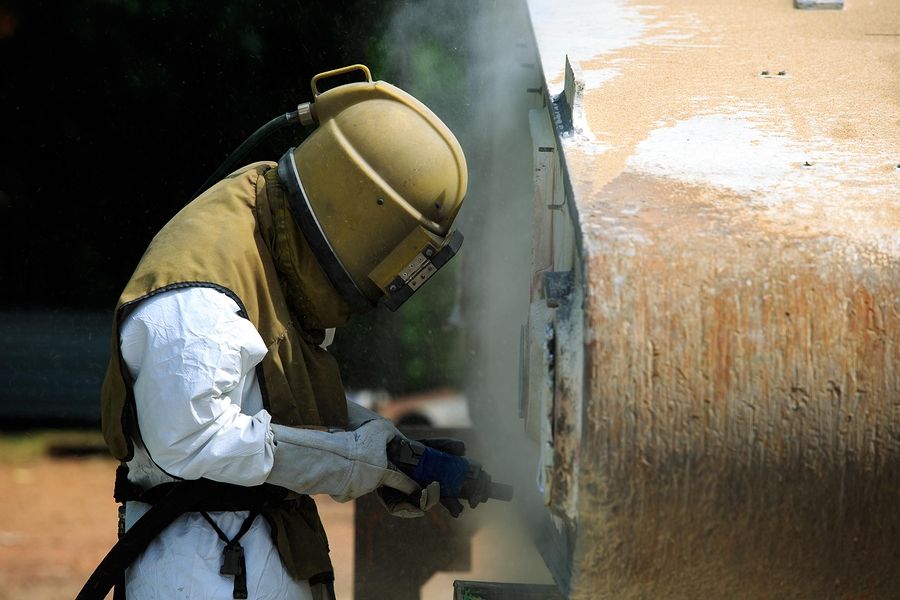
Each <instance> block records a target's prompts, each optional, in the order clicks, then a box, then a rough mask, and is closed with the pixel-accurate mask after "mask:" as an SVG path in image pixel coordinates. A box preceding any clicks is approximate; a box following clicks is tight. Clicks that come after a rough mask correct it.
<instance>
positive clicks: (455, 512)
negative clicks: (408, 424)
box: [377, 438, 466, 518]
mask: <svg viewBox="0 0 900 600" xmlns="http://www.w3.org/2000/svg"><path fill="white" fill-rule="evenodd" d="M418 441H419V442H420V443H422V444H424V445H426V446H429V447H431V448H434V449H435V450H439V451H440V452H446V453H447V454H453V455H455V456H463V455H464V454H465V453H466V444H465V442H463V441H462V440H456V439H452V438H427V439H422V440H418ZM377 494H378V499H379V500H380V501H381V504H382V505H383V506H384V507H385V509H387V511H388V512H389V513H390V514H391V515H393V516H396V517H404V518H410V517H421V516H422V515H424V514H425V512H426V511H428V510H430V509H432V508H433V507H434V506H436V505H437V504H438V502H440V503H441V504H442V505H443V506H444V508H446V509H447V511H448V512H449V513H450V515H451V516H453V517H458V516H459V515H460V513H461V512H462V510H463V505H462V503H461V502H460V501H459V499H457V498H441V487H440V484H439V483H438V482H437V481H433V482H431V483H429V484H428V485H427V486H425V487H424V488H423V489H421V490H419V491H417V492H415V493H413V494H404V493H402V492H399V491H397V490H396V489H391V488H384V487H382V488H379V489H378V491H377Z"/></svg>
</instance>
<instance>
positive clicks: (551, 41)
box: [528, 0, 646, 93]
mask: <svg viewBox="0 0 900 600" xmlns="http://www.w3.org/2000/svg"><path fill="white" fill-rule="evenodd" d="M528 8H529V10H530V12H531V22H532V23H533V24H534V30H535V37H536V38H537V41H538V50H539V51H540V55H541V62H542V63H543V66H544V76H545V77H546V79H547V82H548V84H551V85H554V86H558V89H555V90H550V91H551V93H559V91H561V89H562V80H563V73H564V70H565V65H566V56H569V58H570V60H572V61H576V62H584V61H587V60H590V59H592V58H595V57H597V56H599V55H601V54H606V53H609V52H613V51H615V50H619V49H621V48H626V47H628V46H634V45H636V44H637V43H638V41H639V40H640V37H641V33H642V32H643V31H644V29H645V28H646V19H645V18H644V17H643V16H642V15H641V13H640V12H639V10H638V9H637V8H634V7H631V6H626V4H625V2H624V1H623V0H607V1H605V2H603V3H602V9H601V8H598V3H597V2H596V1H585V0H528Z"/></svg>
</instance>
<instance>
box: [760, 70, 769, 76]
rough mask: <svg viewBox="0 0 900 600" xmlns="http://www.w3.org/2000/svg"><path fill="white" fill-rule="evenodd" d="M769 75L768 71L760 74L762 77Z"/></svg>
mask: <svg viewBox="0 0 900 600" xmlns="http://www.w3.org/2000/svg"><path fill="white" fill-rule="evenodd" d="M768 74H769V72H768V71H763V72H762V73H760V75H768Z"/></svg>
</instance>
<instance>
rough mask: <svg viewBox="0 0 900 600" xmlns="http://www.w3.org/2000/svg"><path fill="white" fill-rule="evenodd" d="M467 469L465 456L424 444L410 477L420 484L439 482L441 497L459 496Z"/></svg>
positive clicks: (467, 464)
mask: <svg viewBox="0 0 900 600" xmlns="http://www.w3.org/2000/svg"><path fill="white" fill-rule="evenodd" d="M468 470H469V461H467V460H466V459H465V458H463V457H461V456H453V455H452V454H447V453H446V452H441V451H440V450H435V449H434V448H429V447H427V446H426V447H425V452H423V453H422V456H421V457H419V464H417V465H416V470H415V471H413V474H412V478H413V479H414V480H415V481H416V483H418V484H419V485H422V486H425V485H428V484H429V483H431V482H432V481H437V482H438V483H440V484H441V496H442V497H444V498H459V497H460V495H461V494H462V486H463V483H464V482H465V481H466V472H467V471H468Z"/></svg>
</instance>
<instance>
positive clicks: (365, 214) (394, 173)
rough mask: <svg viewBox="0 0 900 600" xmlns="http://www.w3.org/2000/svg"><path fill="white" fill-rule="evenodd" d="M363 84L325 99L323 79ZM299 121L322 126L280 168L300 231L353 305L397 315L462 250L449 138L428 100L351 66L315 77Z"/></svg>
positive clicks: (462, 184)
mask: <svg viewBox="0 0 900 600" xmlns="http://www.w3.org/2000/svg"><path fill="white" fill-rule="evenodd" d="M357 70H358V71H361V72H362V73H363V74H364V75H365V79H366V80H365V81H364V82H358V83H348V84H344V85H339V86H336V87H334V88H332V89H330V90H328V91H325V92H322V93H319V90H318V83H319V82H320V81H321V80H322V79H325V78H328V77H332V76H334V75H339V74H342V73H347V72H349V71H357ZM312 92H313V102H312V103H310V104H309V105H301V106H300V109H299V110H300V115H301V120H302V121H304V122H307V123H313V122H317V123H318V127H317V128H316V129H315V130H314V131H313V132H312V133H311V134H310V135H309V137H307V139H306V140H305V141H304V142H303V143H302V144H301V145H300V146H299V147H298V148H291V149H290V150H289V151H288V152H287V153H285V155H284V156H283V157H282V158H281V160H280V161H279V164H278V175H279V179H280V180H281V181H282V183H283V184H284V186H285V188H286V190H287V192H288V197H289V201H290V205H291V210H292V212H293V214H294V219H295V220H296V221H297V225H298V226H299V227H300V229H301V230H302V231H303V234H304V236H305V237H306V239H307V241H308V242H309V245H310V246H311V247H312V249H313V252H314V253H315V255H316V258H317V259H318V262H319V264H321V265H322V268H323V269H324V270H325V272H326V273H327V274H328V277H329V279H330V280H331V282H332V283H333V284H334V286H335V288H336V289H337V290H338V291H339V292H340V293H341V295H342V296H343V297H344V299H345V300H346V301H347V303H348V304H349V305H350V307H351V308H352V309H353V310H355V311H363V310H366V309H368V308H371V307H372V306H374V305H375V304H376V303H377V302H378V301H379V300H382V301H383V302H384V303H385V304H386V305H387V306H388V308H390V309H391V310H396V309H397V308H398V307H399V306H400V305H401V304H403V302H405V301H406V300H407V299H408V298H409V297H410V296H411V295H412V294H413V292H415V291H416V290H417V289H418V288H419V287H420V286H421V285H422V284H423V283H425V281H427V280H428V279H429V278H430V277H431V276H432V275H433V274H434V273H435V272H436V271H437V270H438V269H440V268H441V267H442V266H443V265H444V264H446V263H447V261H448V260H450V258H452V257H453V256H454V255H455V254H456V252H457V251H458V250H459V247H460V245H461V244H462V240H463V236H462V234H460V233H459V232H458V231H452V230H451V225H452V224H453V220H454V218H455V217H456V215H457V213H458V212H459V209H460V206H461V205H462V202H463V198H464V196H465V193H466V183H467V173H466V161H465V157H464V156H463V152H462V148H461V147H460V145H459V142H458V141H457V140H456V138H455V137H454V135H453V133H451V131H450V130H449V129H448V128H447V126H446V125H444V123H443V122H441V120H440V119H439V118H438V117H437V116H436V115H435V114H434V113H433V112H431V110H429V109H428V107H426V106H425V105H424V104H422V103H421V102H419V101H418V100H416V99H415V98H413V97H412V96H410V95H409V94H407V93H406V92H404V91H402V90H400V89H398V88H396V87H394V86H392V85H390V84H388V83H385V82H383V81H372V76H371V74H370V72H369V69H368V68H367V67H365V66H363V65H353V66H350V67H344V68H342V69H336V70H334V71H328V72H326V73H321V74H319V75H316V76H315V77H314V78H313V80H312Z"/></svg>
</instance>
